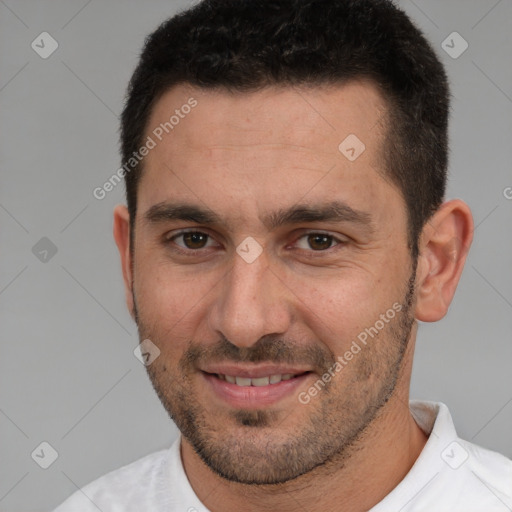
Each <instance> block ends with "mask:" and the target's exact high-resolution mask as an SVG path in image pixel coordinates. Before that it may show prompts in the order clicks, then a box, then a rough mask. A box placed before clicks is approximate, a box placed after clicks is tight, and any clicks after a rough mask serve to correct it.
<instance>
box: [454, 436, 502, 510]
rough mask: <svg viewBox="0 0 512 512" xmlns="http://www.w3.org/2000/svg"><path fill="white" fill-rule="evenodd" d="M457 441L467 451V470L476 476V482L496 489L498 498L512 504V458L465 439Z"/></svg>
mask: <svg viewBox="0 0 512 512" xmlns="http://www.w3.org/2000/svg"><path fill="white" fill-rule="evenodd" d="M457 442H458V443H459V444H460V445H461V447H462V448H463V449H464V450H465V451H466V452H467V461H465V464H467V467H466V472H468V473H471V474H472V475H473V476H474V478H475V484H477V483H478V482H477V481H479V482H480V483H481V484H482V485H483V486H485V487H487V488H488V489H489V491H491V489H492V490H494V491H495V493H494V494H495V495H496V496H497V497H498V498H500V497H503V498H505V499H506V500H507V504H508V506H512V460H510V459H509V458H508V457H505V456H504V455H502V454H501V453H497V452H495V451H492V450H488V449H487V448H483V447H481V446H478V445H476V444H473V443H470V442H469V441H465V440H463V439H458V440H457ZM463 455H464V456H465V454H464V453H463ZM463 464H464V463H463Z"/></svg>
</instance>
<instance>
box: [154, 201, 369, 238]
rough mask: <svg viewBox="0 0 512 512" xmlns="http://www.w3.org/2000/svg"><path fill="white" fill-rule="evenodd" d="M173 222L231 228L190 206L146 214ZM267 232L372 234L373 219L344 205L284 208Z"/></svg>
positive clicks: (269, 219) (169, 205)
mask: <svg viewBox="0 0 512 512" xmlns="http://www.w3.org/2000/svg"><path fill="white" fill-rule="evenodd" d="M174 220H184V221H190V222H195V223H197V224H204V225H211V226H215V225H229V223H228V222H225V221H224V220H223V219H222V217H221V216H220V215H218V214H217V213H215V212H214V211H212V210H210V209H207V208H203V207H199V206H197V205H194V204H190V203H175V202H166V201H164V202H162V203H157V204H155V205H153V206H151V207H150V208H149V209H148V210H147V211H146V213H145V214H144V221H145V222H146V223H148V224H160V223H163V222H169V221H174ZM261 220H262V222H263V224H264V226H265V227H266V228H267V229H268V230H273V229H276V228H278V227H280V226H283V225H289V224H299V223H302V222H349V223H353V224H358V225H360V226H361V227H363V228H366V230H368V231H369V232H372V231H373V229H374V228H373V222H372V220H371V215H370V214H369V213H367V212H363V211H360V210H355V209H354V208H352V207H350V206H348V205H347V204H345V203H344V202H342V201H331V202H329V203H322V204H298V205H293V206H291V207H290V208H281V209H279V210H276V211H275V212H272V213H270V214H267V215H265V216H264V217H263V219H261Z"/></svg>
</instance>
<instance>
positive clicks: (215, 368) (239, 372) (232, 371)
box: [200, 363, 311, 379]
mask: <svg viewBox="0 0 512 512" xmlns="http://www.w3.org/2000/svg"><path fill="white" fill-rule="evenodd" d="M200 370H201V371H203V372H205V373H214V374H221V375H230V376H232V377H246V378H249V379H257V378H258V377H268V376H269V375H285V374H292V375H299V374H301V373H305V372H309V371H311V368H306V367H300V366H287V365H283V364H272V363H268V364H261V365H254V364H252V365H247V364H236V363H218V364H212V365H208V366H205V367H204V368H200Z"/></svg>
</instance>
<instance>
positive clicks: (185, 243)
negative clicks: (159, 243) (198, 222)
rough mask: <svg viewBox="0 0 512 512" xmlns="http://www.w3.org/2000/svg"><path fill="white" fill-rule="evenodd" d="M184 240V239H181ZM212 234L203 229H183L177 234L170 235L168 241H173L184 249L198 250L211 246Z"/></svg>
mask: <svg viewBox="0 0 512 512" xmlns="http://www.w3.org/2000/svg"><path fill="white" fill-rule="evenodd" d="M181 240H182V241H181ZM209 241H210V235H208V234H206V233H202V232H201V231H182V232H181V233H177V234H176V235H174V236H172V237H169V238H168V239H167V243H169V242H172V243H174V244H175V245H177V246H178V248H179V249H183V250H190V251H193V250H198V249H203V248H205V247H209V245H211V243H210V244H209V245H207V244H208V242H209Z"/></svg>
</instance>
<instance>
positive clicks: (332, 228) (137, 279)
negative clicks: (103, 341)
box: [57, 0, 512, 512]
mask: <svg viewBox="0 0 512 512" xmlns="http://www.w3.org/2000/svg"><path fill="white" fill-rule="evenodd" d="M448 108H449V102H448V86H447V81H446V76H445V72H444V70H443V67H442V65H441V64H440V62H439V60H438V59H437V58H436V56H435V54H434V52H433V50H432V49H431V48H430V46H429V44H428V43H427V42H426V40H425V39H424V37H423V36H422V34H421V33H420V32H419V31H418V29H417V28H415V27H414V26H413V25H412V23H411V22H410V20H409V19H408V18H407V17H406V15H405V14H404V13H403V12H402V11H400V10H399V9H398V8H396V7H395V6H394V5H393V4H392V3H390V2H388V1H387V0H357V1H356V0H327V1H326V0H322V1H320V0H301V1H299V0H276V1H256V0H251V1H248V0H209V1H208V0H207V1H203V2H202V3H200V4H198V5H196V6H195V7H193V8H191V9H189V10H188V11H185V12H183V13H181V14H179V15H177V16H175V17H174V18H172V19H170V20H168V21H167V22H165V23H164V24H163V25H162V26H160V27H159V29H158V30H157V31H156V32H154V33H153V34H152V35H151V36H150V38H149V39H148V40H147V42H146V46H145V48H144V52H143V54H142V56H141V60H140V63H139V65H138V67H137V69H136V71H135V73H134V75H133V77H132V80H131V83H130V86H129V91H128V97H127V102H126V106H125V109H124V112H123V116H122V156H123V162H124V165H123V168H122V169H123V171H122V174H123V175H124V177H125V179H126V188H127V202H128V207H127V208H126V207H124V206H118V207H117V208H116V210H115V212H114V236H115V240H116V243H117V246H118V248H119V251H120V255H121V262H122V269H123V276H124V281H125V285H126V298H127V303H128V307H129V309H130V311H131V313H132V316H133V318H134V320H135V321H136V323H137V326H138V329H139V335H140V340H141V346H142V347H143V348H144V351H145V354H146V356H147V370H148V374H149V377H150V379H151V382H152V384H153V386H154V388H155V390H156V392H157V394H158V396H159V397H160V399H161V401H162V403H163V405H164V407H165V408H166V410H167V411H168V412H169V414H170V416H171V417H172V419H173V420H174V421H175V422H176V424H177V425H178V427H179V429H180V431H181V434H182V436H181V438H180V439H178V440H177V441H176V442H175V443H174V445H173V446H172V447H171V448H170V449H169V450H164V451H161V452H158V453H154V454H151V455H148V456H147V457H145V458H143V459H141V460H139V461H137V462H134V463H132V464H130V465H128V466H125V467H123V468H121V469H119V470H117V471H114V472H112V473H110V474H108V475H106V476H104V477H102V478H100V479H99V480H97V481H95V482H93V483H91V484H89V485H88V486H86V487H85V488H84V489H82V490H81V491H79V492H77V493H76V494H75V495H74V496H72V497H71V498H70V499H69V500H68V501H66V502H65V503H64V504H63V505H61V506H60V507H59V508H58V509H57V511H58V512H65V511H75V510H76V511H88V510H98V509H99V510H103V511H110V510H112V511H114V510H116V511H117V510H123V511H125V510H137V511H140V510H148V511H149V510H150V511H162V512H163V511H207V510H210V511H213V512H231V511H235V510H236V511H238V510H240V509H243V510H249V511H262V510H272V511H274V510H279V511H280V512H287V511H292V510H293V511H295V510H305V511H309V512H315V511H320V510H322V511H323V510H343V511H354V512H355V511H367V510H372V512H383V511H393V512H397V511H399V510H400V511H403V512H406V511H407V512H410V511H420V510H422V511H427V510H428V511H436V512H440V511H456V510H460V511H464V512H468V511H485V512H489V511H505V510H512V462H511V461H510V460H508V459H507V458H505V457H503V456H502V455H499V454H497V453H494V452H491V451H488V450H486V449H483V448H480V447H478V446H475V445H473V444H470V443H468V442H466V441H463V440H461V439H459V438H458V437H457V434H456V432H455V429H454V426H453V423H452V420H451V418H450V414H449V412H448V410H447V408H446V406H445V405H444V404H440V403H431V402H418V401H412V402H409V384H410V377H411V371H412V362H413V352H414V344H415V339H416V333H417V328H418V324H417V321H418V320H420V321H424V322H434V321H437V320H440V319H441V318H443V316H444V315H445V314H446V312H447V309H448V307H449V304H450V302H451V300H452V298H453V295H454V293H455V289H456V286H457V283H458V281H459V278H460V275H461V272H462V269H463V266H464V261H465V257H466V253H467V250H468V248H469V246H470V244H471V238H472V232H473V222H472V217H471V213H470V210H469V208H468V206H467V205H466V204H465V203H464V202H462V201H460V200H451V201H447V202H443V201H444V191H445V182H446V169H447V117H448Z"/></svg>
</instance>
